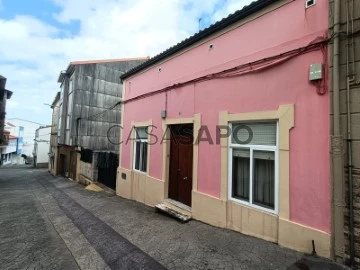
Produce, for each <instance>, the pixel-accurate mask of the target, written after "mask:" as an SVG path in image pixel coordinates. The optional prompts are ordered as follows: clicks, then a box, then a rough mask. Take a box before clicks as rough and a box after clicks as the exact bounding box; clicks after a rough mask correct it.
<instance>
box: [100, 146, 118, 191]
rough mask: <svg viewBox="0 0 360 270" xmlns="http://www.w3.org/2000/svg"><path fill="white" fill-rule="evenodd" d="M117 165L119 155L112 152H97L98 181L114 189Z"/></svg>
mask: <svg viewBox="0 0 360 270" xmlns="http://www.w3.org/2000/svg"><path fill="white" fill-rule="evenodd" d="M118 166H119V156H118V155H116V154H114V153H106V152H101V153H99V154H98V181H99V182H100V183H102V184H104V185H105V186H107V187H109V188H111V189H114V190H115V189H116V174H117V168H118Z"/></svg>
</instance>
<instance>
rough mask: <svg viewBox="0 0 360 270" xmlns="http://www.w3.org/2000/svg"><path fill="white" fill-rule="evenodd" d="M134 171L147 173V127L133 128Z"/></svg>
mask: <svg viewBox="0 0 360 270" xmlns="http://www.w3.org/2000/svg"><path fill="white" fill-rule="evenodd" d="M135 136H136V137H135V142H134V170H136V171H140V172H146V171H147V156H148V132H147V127H138V128H135Z"/></svg>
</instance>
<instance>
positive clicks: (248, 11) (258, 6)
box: [120, 0, 280, 80]
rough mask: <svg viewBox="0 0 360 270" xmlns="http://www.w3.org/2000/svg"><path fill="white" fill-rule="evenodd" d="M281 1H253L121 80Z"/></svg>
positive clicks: (135, 69)
mask: <svg viewBox="0 0 360 270" xmlns="http://www.w3.org/2000/svg"><path fill="white" fill-rule="evenodd" d="M278 1H280V0H257V1H253V2H252V3H251V4H249V5H247V6H245V7H244V8H242V9H241V10H238V11H236V12H234V13H232V14H230V15H229V16H228V17H226V18H224V19H222V20H220V21H218V22H216V23H214V24H212V25H210V26H209V27H208V28H205V29H203V30H201V31H200V32H198V33H196V34H195V35H193V36H190V37H189V38H187V39H185V40H183V41H181V42H179V43H178V44H176V45H174V46H172V47H170V48H169V49H167V50H165V51H163V52H162V53H160V54H158V55H156V56H154V57H153V58H151V59H149V60H148V61H146V62H144V63H142V64H141V65H139V66H137V67H135V68H133V69H130V70H129V71H127V72H126V73H124V74H123V75H121V77H120V78H121V79H122V80H123V79H126V78H128V77H130V76H132V75H134V74H136V73H138V72H140V71H142V70H144V69H146V68H148V67H151V66H153V65H155V64H157V63H159V62H160V61H162V60H164V59H166V58H168V57H170V56H172V55H174V54H176V53H178V52H179V51H181V50H184V49H186V48H188V47H190V46H192V45H193V44H195V43H197V42H199V41H201V40H203V39H205V38H207V37H209V36H211V35H213V34H215V33H217V32H219V31H221V30H223V29H225V28H226V27H228V26H230V25H232V24H234V23H236V22H238V21H240V20H242V19H244V18H246V17H248V16H250V15H252V14H253V13H255V12H258V11H260V10H262V9H264V8H266V7H267V6H269V5H271V4H273V3H275V2H278Z"/></svg>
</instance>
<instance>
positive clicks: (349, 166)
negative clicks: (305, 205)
mask: <svg viewBox="0 0 360 270" xmlns="http://www.w3.org/2000/svg"><path fill="white" fill-rule="evenodd" d="M352 9H354V1H352ZM349 13H350V9H349V0H347V1H346V34H347V50H346V108H347V111H346V118H347V138H346V141H347V169H348V175H347V176H348V197H349V247H350V267H353V266H354V258H355V246H354V201H353V160H352V136H351V95H350V84H352V83H353V82H354V81H355V50H354V51H353V68H352V74H351V73H350V68H349V65H350V59H349V55H350V46H351V47H352V48H353V47H354V36H353V33H354V15H353V14H354V11H353V12H352V16H351V27H352V30H351V35H352V38H351V41H350V37H349V36H350V29H349V24H350V18H349Z"/></svg>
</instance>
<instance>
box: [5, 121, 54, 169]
mask: <svg viewBox="0 0 360 270" xmlns="http://www.w3.org/2000/svg"><path fill="white" fill-rule="evenodd" d="M7 122H9V123H11V124H13V125H15V126H22V127H23V128H24V132H23V146H22V154H23V155H26V156H27V157H32V158H33V157H34V152H35V143H36V141H35V136H36V131H37V130H38V129H39V128H40V127H42V126H46V125H43V124H40V123H37V122H33V121H29V120H25V119H20V118H9V119H7ZM39 130H41V131H39V133H38V138H37V139H36V140H37V141H38V142H37V143H38V146H37V149H36V153H37V157H38V158H39V157H40V160H39V159H38V160H39V162H43V160H44V156H45V157H46V161H44V163H45V162H46V164H47V163H48V159H49V156H48V153H49V147H50V143H49V142H50V133H51V131H50V129H44V130H42V129H39Z"/></svg>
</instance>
